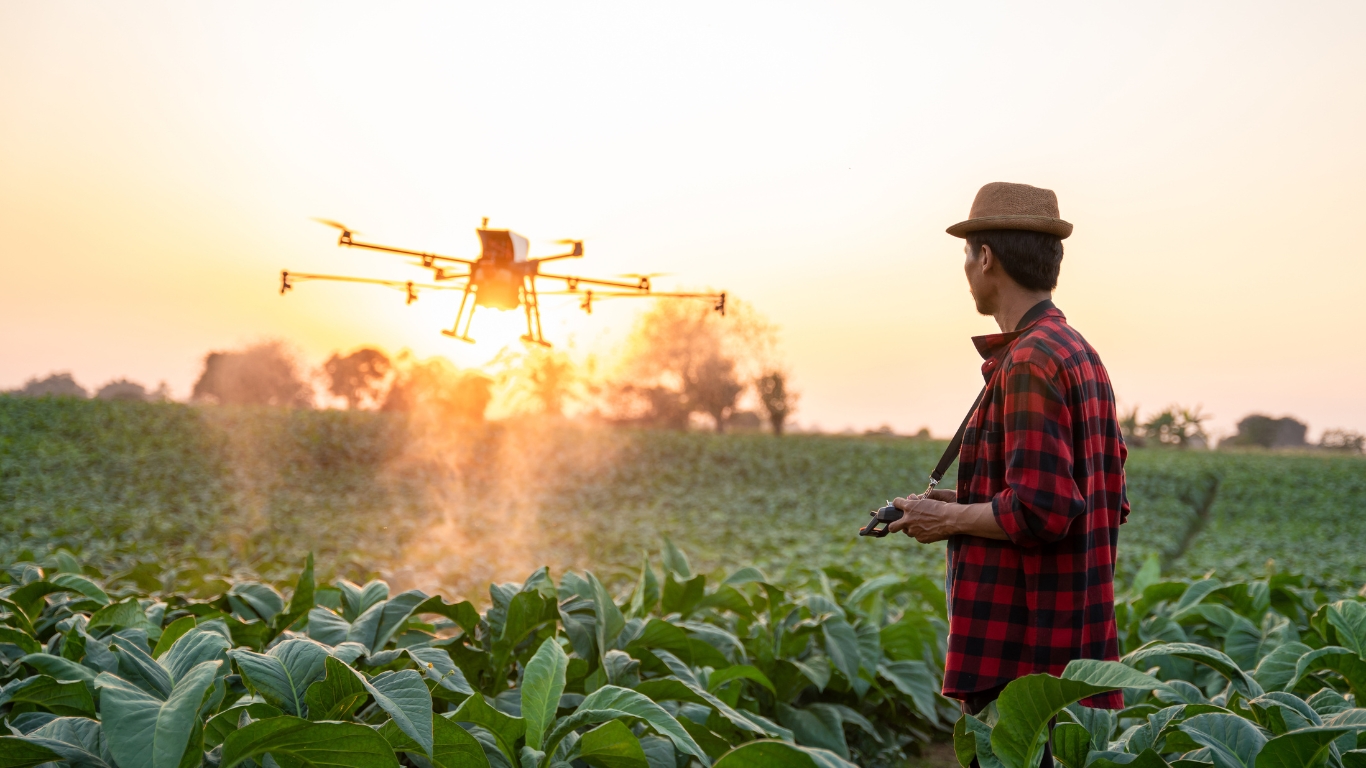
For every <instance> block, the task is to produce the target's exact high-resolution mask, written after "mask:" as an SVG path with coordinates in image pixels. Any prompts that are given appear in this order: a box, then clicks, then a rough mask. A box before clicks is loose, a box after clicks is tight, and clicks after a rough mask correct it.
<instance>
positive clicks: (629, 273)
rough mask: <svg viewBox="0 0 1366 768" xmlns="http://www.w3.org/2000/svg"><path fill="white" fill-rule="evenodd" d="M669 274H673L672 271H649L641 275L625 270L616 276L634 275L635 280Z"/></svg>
mask: <svg viewBox="0 0 1366 768" xmlns="http://www.w3.org/2000/svg"><path fill="white" fill-rule="evenodd" d="M671 274H673V273H672V272H651V273H650V274H648V275H642V274H640V273H638V272H625V273H623V274H620V275H617V277H634V278H636V279H637V280H640V279H642V278H643V279H645V280H649V279H650V278H652V277H668V276H669V275H671Z"/></svg>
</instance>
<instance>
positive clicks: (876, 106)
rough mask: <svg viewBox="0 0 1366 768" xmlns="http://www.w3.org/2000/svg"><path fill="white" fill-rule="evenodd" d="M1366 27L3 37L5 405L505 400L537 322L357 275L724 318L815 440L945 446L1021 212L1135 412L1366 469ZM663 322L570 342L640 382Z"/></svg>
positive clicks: (517, 14)
mask: <svg viewBox="0 0 1366 768" xmlns="http://www.w3.org/2000/svg"><path fill="white" fill-rule="evenodd" d="M1363 30H1366V4H1363V3H1360V2H1344V3H1293V4H1292V3H1262V2H1236V3H1235V2H1229V3H1213V2H1202V3H1188V2H1181V3H1177V2H1172V3H1159V2H1150V3H1125V4H1118V3H1093V2H1087V3H1082V2H1078V3H1028V4H1024V3H1005V2H1001V3H948V2H940V3H933V4H930V3H883V4H876V3H848V2H842V3H792V2H787V3H734V2H729V3H684V4H673V5H664V4H658V3H563V2H560V3H538V4H523V3H480V4H475V3H459V4H457V3H440V4H438V3H416V2H411V3H401V4H400V3H383V4H377V3H366V4H360V3H338V2H327V3H321V2H319V3H287V4H282V3H241V2H239V3H217V4H209V3H172V2H166V3H149V2H137V3H119V4H107V3H94V2H86V3H68V2H42V3H19V2H11V3H4V4H0V269H2V270H3V271H0V388H10V387H16V386H20V385H22V384H23V383H24V381H25V380H26V379H28V378H30V377H32V376H35V375H38V376H43V375H46V374H48V373H50V372H53V371H65V370H69V371H71V372H73V373H74V375H75V377H76V379H77V381H79V382H81V383H82V384H84V385H86V386H87V387H96V386H98V385H100V384H103V383H104V382H106V381H108V380H109V379H111V378H115V377H122V376H127V377H129V378H132V379H134V380H137V381H141V382H143V383H146V384H148V385H149V386H155V385H156V384H157V382H159V381H162V380H164V381H166V382H168V383H169V384H170V386H171V388H172V391H173V392H174V393H175V395H176V396H177V397H186V396H188V394H189V391H190V387H191V386H192V384H193V382H194V379H195V377H196V376H197V375H198V373H199V370H200V368H201V366H202V359H203V356H204V354H205V353H206V352H208V351H209V350H211V349H225V348H231V347H236V346H240V345H243V344H246V343H250V342H252V341H256V340H260V339H267V338H282V339H286V340H288V341H289V342H291V343H292V344H294V345H296V347H297V348H298V349H299V350H300V352H301V353H302V354H303V356H304V357H305V359H307V360H309V361H310V362H312V363H315V364H316V363H318V362H320V361H321V360H322V359H324V358H325V357H326V356H327V355H328V354H329V353H331V352H332V351H334V350H337V349H351V348H354V347H357V346H360V345H377V346H380V347H383V348H385V349H387V350H390V351H395V350H398V349H399V348H403V347H407V348H411V349H412V350H414V351H415V352H416V353H417V354H419V355H423V356H426V355H436V354H440V355H445V356H448V357H450V358H451V359H452V360H454V361H456V362H457V363H458V364H460V365H479V364H482V363H484V362H486V361H487V360H489V359H490V358H492V357H493V356H494V355H495V354H496V353H497V352H498V349H499V346H500V345H501V344H504V343H509V342H510V341H511V340H513V339H515V337H516V335H517V334H518V333H520V323H521V316H520V315H518V314H515V313H508V314H506V315H502V316H498V315H497V314H496V313H493V312H482V311H481V315H480V316H479V317H478V318H477V319H476V321H475V328H474V331H475V335H476V338H480V342H481V343H480V344H478V345H476V346H468V345H464V344H462V343H460V342H457V341H452V340H450V339H447V338H446V337H444V336H441V335H440V333H439V330H440V329H441V328H442V327H446V326H448V325H449V323H450V321H451V318H452V316H453V314H454V303H455V302H456V301H458V297H456V296H453V295H430V296H424V297H423V298H422V299H421V300H420V301H419V302H418V303H417V304H415V305H413V306H411V307H407V306H405V305H404V303H403V299H402V295H401V294H399V293H397V292H393V291H389V290H386V289H383V288H377V287H367V286H345V285H338V284H321V283H312V284H307V285H302V286H300V287H299V288H298V289H297V290H295V291H294V292H293V293H292V294H290V295H289V296H287V297H283V298H282V297H281V296H279V295H278V294H277V291H276V289H277V287H278V275H279V270H280V269H282V268H288V269H291V270H295V271H307V272H340V273H345V274H357V275H368V276H374V277H383V278H394V279H421V278H422V275H423V273H422V272H421V271H420V270H418V269H416V268H414V267H409V266H404V265H403V263H402V261H401V260H398V259H392V258H389V257H385V256H382V255H379V254H374V253H367V252H363V251H352V250H342V249H338V248H337V247H336V245H335V240H336V238H335V232H333V231H332V230H328V229H326V228H325V227H323V226H321V225H319V224H317V223H315V222H313V221H311V220H310V217H314V216H317V217H327V218H332V219H338V220H340V221H343V222H346V223H348V224H349V225H350V226H352V227H355V228H356V229H358V230H360V231H362V232H364V233H366V235H367V236H368V237H369V238H370V239H373V240H376V241H379V242H386V243H393V244H398V245H407V246H411V247H414V248H419V249H426V250H436V251H440V252H444V253H450V254H453V255H465V256H472V255H474V254H476V253H477V250H478V243H477V240H476V237H475V234H474V229H475V227H476V226H477V225H478V224H479V220H480V219H481V217H485V216H487V217H489V218H490V224H491V225H493V226H502V227H510V228H512V229H514V230H516V231H518V232H520V233H522V234H524V235H526V236H527V237H529V238H531V240H532V250H533V253H534V254H548V253H551V252H553V251H554V250H555V249H556V247H557V246H554V245H553V244H551V241H553V240H555V239H558V238H564V237H581V238H585V239H586V248H587V257H586V258H585V259H583V260H582V261H579V262H571V264H572V265H573V266H572V268H573V269H574V270H575V271H578V272H581V273H583V274H586V275H600V276H608V275H613V274H616V273H624V272H663V273H670V276H669V277H664V278H660V279H659V280H657V281H656V285H657V286H658V287H661V288H674V287H683V288H690V287H692V288H696V287H705V286H713V287H716V288H720V289H725V290H728V291H729V292H730V293H731V294H732V295H734V296H738V297H740V298H742V299H744V300H745V301H747V302H749V303H751V304H752V305H753V306H754V307H755V308H756V309H758V310H759V311H760V312H762V313H763V314H765V315H766V316H768V317H769V318H770V319H771V320H772V321H773V322H774V323H776V324H777V325H778V326H780V327H781V329H782V338H783V344H784V348H785V350H786V357H787V359H788V361H789V363H790V365H791V367H792V370H793V374H794V380H795V382H796V385H797V387H798V389H800V390H801V391H802V393H803V398H802V401H801V405H800V410H799V412H798V414H797V417H796V418H797V420H798V422H800V424H802V425H803V426H808V427H810V426H813V425H817V426H819V427H821V428H823V429H825V430H830V431H838V430H841V429H844V428H847V427H852V428H855V429H864V428H869V427H876V426H878V425H881V424H884V423H885V424H889V425H891V426H893V427H895V428H896V429H898V430H901V431H914V430H916V429H918V428H920V427H921V426H928V427H929V428H930V429H931V430H932V431H933V432H935V433H937V434H940V435H945V434H948V433H951V432H952V430H953V428H954V427H955V426H956V425H957V423H958V421H959V419H960V418H961V417H962V415H963V412H964V410H965V409H966V408H967V406H968V405H969V404H970V403H971V401H972V398H973V397H974V395H975V394H976V392H977V390H978V388H979V387H980V386H981V379H980V375H979V373H978V362H979V361H978V359H977V357H976V353H975V352H974V350H973V348H972V345H971V344H970V342H969V341H968V337H969V336H971V335H974V334H979V333H987V332H992V331H994V330H995V328H994V324H993V321H992V320H991V319H990V318H983V317H979V316H977V315H976V313H975V312H974V310H973V305H972V302H971V299H970V298H969V296H968V293H967V287H966V282H965V280H964V278H963V274H962V251H961V249H962V241H961V240H958V239H956V238H953V237H950V236H949V235H947V234H945V233H944V228H945V227H946V226H948V225H950V224H953V223H954V222H957V221H959V220H961V219H963V218H966V217H967V212H968V207H969V205H970V204H971V201H972V197H973V194H974V193H975V192H976V190H977V188H978V187H979V186H981V185H982V184H984V183H986V182H990V181H998V180H1000V181H1017V182H1025V183H1029V184H1034V185H1036V186H1043V187H1049V188H1052V189H1054V190H1056V191H1057V193H1058V196H1059V199H1060V203H1061V208H1062V215H1063V218H1065V219H1067V220H1069V221H1071V222H1073V223H1074V225H1075V227H1076V229H1075V234H1074V235H1073V236H1072V237H1071V238H1070V239H1068V240H1067V241H1066V248H1067V255H1066V258H1065V259H1064V262H1063V268H1062V279H1061V284H1060V286H1059V290H1058V293H1057V303H1058V304H1059V305H1060V306H1061V307H1062V308H1063V310H1064V311H1065V312H1066V313H1067V315H1068V318H1069V319H1070V321H1071V322H1072V324H1073V325H1074V326H1075V327H1077V328H1078V329H1079V330H1080V331H1081V332H1082V333H1083V334H1085V335H1086V336H1087V338H1088V339H1089V340H1090V341H1091V342H1092V344H1093V345H1094V346H1095V347H1096V348H1097V349H1098V350H1099V351H1100V354H1101V356H1102V358H1103V359H1104V360H1105V361H1106V363H1107V364H1108V366H1109V369H1110V373H1111V377H1112V378H1113V380H1114V382H1115V388H1116V391H1117V394H1118V396H1119V398H1120V401H1121V404H1122V405H1123V406H1126V407H1127V406H1132V405H1138V406H1141V408H1142V409H1143V410H1144V411H1145V412H1148V411H1152V410H1155V409H1157V408H1160V407H1163V406H1166V405H1168V404H1172V403H1179V404H1182V405H1187V406H1195V405H1201V406H1203V408H1204V410H1205V411H1206V412H1208V413H1210V414H1213V417H1214V418H1213V422H1212V424H1213V426H1214V428H1215V431H1216V432H1225V433H1227V432H1229V431H1231V429H1232V425H1233V424H1234V423H1235V422H1236V421H1237V420H1238V419H1239V418H1241V417H1242V416H1244V415H1246V414H1248V413H1250V412H1254V411H1258V412H1263V413H1267V414H1270V415H1273V416H1280V415H1287V414H1288V415H1294V416H1296V417H1298V418H1300V419H1301V420H1304V421H1306V422H1308V423H1309V425H1310V436H1311V438H1313V437H1317V434H1318V433H1319V432H1320V431H1321V430H1322V429H1324V428H1331V427H1346V428H1352V429H1357V430H1362V431H1366V394H1363V393H1366V386H1363V382H1364V381H1366V332H1363V330H1362V329H1361V328H1360V327H1359V326H1358V323H1360V322H1361V319H1362V307H1363V290H1366V244H1363V241H1362V237H1361V229H1362V227H1361V225H1362V223H1363V222H1366V183H1363V179H1366V139H1364V138H1363V137H1366V84H1364V83H1363V81H1364V80H1366V45H1363V44H1362V41H1361V35H1362V31H1363ZM643 306H644V305H643V304H631V303H629V302H618V303H617V304H616V305H615V306H607V305H604V306H602V307H601V309H599V310H597V311H595V312H594V314H593V315H592V316H591V317H586V316H584V315H583V314H582V313H580V312H578V311H577V309H576V308H575V304H574V301H573V299H565V300H547V301H546V302H545V307H544V309H545V320H546V323H547V335H548V336H550V338H551V339H552V340H553V341H556V342H557V343H559V344H560V345H562V346H565V347H571V348H572V349H573V350H575V352H576V354H581V355H583V354H588V353H591V352H601V351H604V350H607V349H610V348H611V346H612V344H613V343H614V342H615V341H616V340H618V339H620V337H621V335H622V333H623V332H624V331H625V330H626V328H628V327H629V324H630V319H631V317H632V316H633V314H634V312H636V311H638V310H639V309H641V308H643Z"/></svg>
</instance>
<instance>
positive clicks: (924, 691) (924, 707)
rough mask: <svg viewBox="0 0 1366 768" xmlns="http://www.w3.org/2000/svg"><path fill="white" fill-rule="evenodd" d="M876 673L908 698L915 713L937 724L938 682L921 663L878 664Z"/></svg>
mask: <svg viewBox="0 0 1366 768" xmlns="http://www.w3.org/2000/svg"><path fill="white" fill-rule="evenodd" d="M877 672H878V674H879V675H881V676H882V677H883V678H885V679H886V680H888V681H890V682H891V684H892V685H893V686H895V687H896V689H897V690H898V691H900V692H901V693H903V694H905V695H906V696H909V697H910V698H911V703H913V704H914V705H915V710H916V712H919V713H920V715H921V717H924V718H925V719H926V720H929V721H930V722H932V723H937V722H939V709H938V693H939V690H940V686H939V681H938V679H936V677H935V674H934V672H933V671H932V670H931V669H930V665H928V664H926V663H925V662H923V661H892V662H887V663H885V664H879V665H878V668H877Z"/></svg>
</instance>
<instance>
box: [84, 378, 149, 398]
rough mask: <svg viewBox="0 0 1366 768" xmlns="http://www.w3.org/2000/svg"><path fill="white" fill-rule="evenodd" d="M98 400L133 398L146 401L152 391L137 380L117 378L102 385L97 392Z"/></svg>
mask: <svg viewBox="0 0 1366 768" xmlns="http://www.w3.org/2000/svg"><path fill="white" fill-rule="evenodd" d="M95 399H97V400H132V401H135V402H146V401H147V400H150V399H151V393H149V392H148V391H147V388H146V387H144V386H142V385H141V384H139V383H137V382H135V381H129V380H128V379H117V380H115V381H111V382H109V383H108V384H105V385H104V386H103V387H100V389H99V391H98V392H96V393H95Z"/></svg>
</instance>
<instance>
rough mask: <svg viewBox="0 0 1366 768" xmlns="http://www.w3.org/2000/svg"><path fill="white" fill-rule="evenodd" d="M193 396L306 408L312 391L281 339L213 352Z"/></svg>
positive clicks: (243, 403)
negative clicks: (232, 350) (239, 348)
mask: <svg viewBox="0 0 1366 768" xmlns="http://www.w3.org/2000/svg"><path fill="white" fill-rule="evenodd" d="M191 398H192V399H194V400H198V401H205V402H212V403H219V404H222V405H279V406H289V407H298V408H307V407H309V406H310V405H312V402H313V392H312V391H311V390H310V388H309V386H308V384H307V383H306V382H305V380H304V377H303V375H302V374H301V373H300V371H299V365H298V363H297V362H296V361H295V359H294V357H293V356H292V355H290V354H289V353H288V351H286V349H285V347H284V345H283V344H281V343H280V342H278V341H272V342H266V343H263V344H257V345H255V346H252V347H248V348H247V349H244V350H240V351H236V352H210V353H209V355H208V356H207V357H205V358H204V372H203V373H202V374H200V376H199V380H198V381H196V382H195V384H194V392H193V394H192V395H191Z"/></svg>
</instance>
